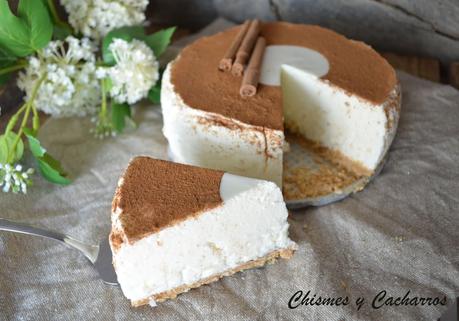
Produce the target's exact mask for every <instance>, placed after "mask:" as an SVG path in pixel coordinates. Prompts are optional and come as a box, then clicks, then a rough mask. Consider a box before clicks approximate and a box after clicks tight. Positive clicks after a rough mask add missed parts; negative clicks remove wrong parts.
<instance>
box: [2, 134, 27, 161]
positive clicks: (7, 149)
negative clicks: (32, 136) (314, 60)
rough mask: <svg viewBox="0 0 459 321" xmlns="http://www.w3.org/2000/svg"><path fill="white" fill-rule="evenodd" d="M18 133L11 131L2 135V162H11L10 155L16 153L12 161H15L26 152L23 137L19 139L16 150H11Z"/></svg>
mask: <svg viewBox="0 0 459 321" xmlns="http://www.w3.org/2000/svg"><path fill="white" fill-rule="evenodd" d="M17 137H18V135H17V134H16V133H13V132H9V133H8V134H7V135H1V136H0V163H1V164H6V163H9V160H8V155H9V154H11V153H14V156H13V159H12V160H11V162H13V163H15V162H17V161H18V160H20V159H21V158H22V155H23V154H24V143H23V141H22V139H19V140H18V143H17V145H16V148H15V150H14V152H13V151H12V150H11V149H12V148H13V145H14V142H15V140H16V138H17Z"/></svg>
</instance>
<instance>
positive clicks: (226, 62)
mask: <svg viewBox="0 0 459 321" xmlns="http://www.w3.org/2000/svg"><path fill="white" fill-rule="evenodd" d="M249 26H250V20H246V21H245V22H244V24H243V25H242V26H241V29H240V30H239V32H238V34H237V36H236V38H234V40H233V42H232V43H231V45H230V47H229V48H228V50H226V52H225V55H224V56H223V58H222V59H221V60H220V64H219V65H218V69H220V70H222V71H230V70H231V66H232V65H233V60H234V58H235V56H236V53H237V51H238V49H239V47H240V45H241V43H242V40H243V39H244V37H245V35H246V33H247V30H249Z"/></svg>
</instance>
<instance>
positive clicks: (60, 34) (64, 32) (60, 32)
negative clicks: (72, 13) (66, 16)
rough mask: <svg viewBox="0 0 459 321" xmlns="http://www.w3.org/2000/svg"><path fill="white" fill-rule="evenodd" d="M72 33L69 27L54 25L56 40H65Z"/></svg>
mask: <svg viewBox="0 0 459 321" xmlns="http://www.w3.org/2000/svg"><path fill="white" fill-rule="evenodd" d="M71 34H72V31H71V30H70V29H69V28H65V27H61V26H58V25H54V29H53V38H54V39H56V40H64V39H65V38H67V37H68V36H70V35H71Z"/></svg>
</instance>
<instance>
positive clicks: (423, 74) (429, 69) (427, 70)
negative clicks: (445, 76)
mask: <svg viewBox="0 0 459 321" xmlns="http://www.w3.org/2000/svg"><path fill="white" fill-rule="evenodd" d="M381 55H382V56H383V57H384V58H386V59H387V61H388V62H389V63H390V64H391V65H392V66H393V67H394V68H395V69H400V70H403V71H405V72H407V73H409V74H412V75H415V76H418V77H420V78H424V79H428V80H431V81H435V82H440V80H441V73H440V62H439V61H438V60H436V59H431V58H421V57H416V56H404V55H399V54H394V53H390V52H383V53H381Z"/></svg>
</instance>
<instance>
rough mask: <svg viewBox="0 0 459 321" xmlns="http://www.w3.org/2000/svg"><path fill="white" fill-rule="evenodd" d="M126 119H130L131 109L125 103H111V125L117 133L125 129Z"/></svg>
mask: <svg viewBox="0 0 459 321" xmlns="http://www.w3.org/2000/svg"><path fill="white" fill-rule="evenodd" d="M126 118H131V107H130V106H129V105H128V104H126V103H124V104H117V103H112V124H113V128H114V129H115V130H116V131H117V132H118V133H121V132H123V130H124V128H125V127H126Z"/></svg>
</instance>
